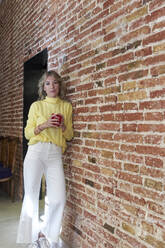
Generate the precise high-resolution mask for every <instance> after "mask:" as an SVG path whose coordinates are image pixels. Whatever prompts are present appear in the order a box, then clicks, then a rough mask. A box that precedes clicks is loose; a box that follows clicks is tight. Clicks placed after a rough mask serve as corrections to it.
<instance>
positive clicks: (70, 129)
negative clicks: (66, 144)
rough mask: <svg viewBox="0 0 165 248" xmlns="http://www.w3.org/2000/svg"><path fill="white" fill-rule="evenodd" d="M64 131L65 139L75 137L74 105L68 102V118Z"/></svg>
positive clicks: (63, 127)
mask: <svg viewBox="0 0 165 248" xmlns="http://www.w3.org/2000/svg"><path fill="white" fill-rule="evenodd" d="M62 131H63V136H64V137H65V139H67V140H71V139H72V138H73V124H72V105H71V104H70V103H67V109H66V119H65V123H64V125H63V126H62Z"/></svg>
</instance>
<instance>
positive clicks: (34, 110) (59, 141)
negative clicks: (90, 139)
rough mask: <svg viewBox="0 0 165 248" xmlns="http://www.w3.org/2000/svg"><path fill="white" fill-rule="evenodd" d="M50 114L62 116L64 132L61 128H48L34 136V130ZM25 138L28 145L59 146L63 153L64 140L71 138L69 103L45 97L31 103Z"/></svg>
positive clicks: (64, 147) (57, 98) (70, 106)
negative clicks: (40, 143) (38, 143)
mask: <svg viewBox="0 0 165 248" xmlns="http://www.w3.org/2000/svg"><path fill="white" fill-rule="evenodd" d="M52 113H56V114H57V113H61V114H62V115H63V116H64V123H65V126H66V129H65V131H64V132H62V129H61V128H52V127H50V128H46V129H44V130H43V131H42V132H40V133H39V134H38V135H35V134H34V129H35V128H36V127H37V126H38V125H39V124H42V123H43V122H45V121H47V120H48V118H49V117H50V116H51V114H52ZM25 137H26V139H28V140H29V143H28V145H32V144H35V143H37V142H52V143H54V144H56V145H58V146H61V147H62V150H63V152H64V151H65V149H66V140H71V139H72V137H73V128H72V105H71V104H70V103H69V102H66V101H63V100H61V99H60V98H59V97H56V98H51V97H46V98H45V99H44V100H40V101H36V102H34V103H32V105H31V107H30V110H29V114H28V120H27V124H26V127H25Z"/></svg>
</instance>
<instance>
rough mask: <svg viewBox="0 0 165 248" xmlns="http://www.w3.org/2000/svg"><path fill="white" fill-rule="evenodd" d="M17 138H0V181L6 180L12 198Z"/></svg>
mask: <svg viewBox="0 0 165 248" xmlns="http://www.w3.org/2000/svg"><path fill="white" fill-rule="evenodd" d="M18 141H19V139H18V138H15V137H1V138H0V183H5V182H8V189H9V190H8V191H9V193H10V195H11V197H12V201H13V200H14V176H15V163H16V152H17V147H18Z"/></svg>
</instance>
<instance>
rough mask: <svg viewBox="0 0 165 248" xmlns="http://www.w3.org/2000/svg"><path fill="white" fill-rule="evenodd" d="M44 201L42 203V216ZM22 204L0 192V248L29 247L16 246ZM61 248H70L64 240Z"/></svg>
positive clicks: (60, 245)
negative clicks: (12, 200)
mask: <svg viewBox="0 0 165 248" xmlns="http://www.w3.org/2000/svg"><path fill="white" fill-rule="evenodd" d="M43 204H44V202H43V201H40V209H41V211H40V212H41V214H42V212H43V210H42V209H43ZM21 205H22V203H21V202H14V203H12V202H11V200H10V199H9V198H8V197H7V196H6V194H4V193H2V192H1V191H0V248H24V247H27V245H17V244H16V233H17V227H18V220H19V215H20V210H21ZM59 248H69V247H68V246H67V245H66V244H65V243H64V242H62V240H60V241H59Z"/></svg>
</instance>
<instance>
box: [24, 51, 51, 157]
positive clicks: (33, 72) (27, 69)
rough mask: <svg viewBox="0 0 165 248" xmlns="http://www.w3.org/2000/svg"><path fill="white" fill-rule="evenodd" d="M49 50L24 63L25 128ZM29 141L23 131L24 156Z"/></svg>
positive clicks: (36, 96)
mask: <svg viewBox="0 0 165 248" xmlns="http://www.w3.org/2000/svg"><path fill="white" fill-rule="evenodd" d="M47 61H48V51H47V49H44V50H43V51H42V52H40V53H38V54H37V55H35V56H34V57H32V58H31V59H30V60H28V61H26V62H25V63H24V110H23V130H24V128H25V126H26V122H27V118H28V112H29V108H30V105H31V104H32V103H33V102H34V101H36V100H37V99H38V81H39V79H40V78H41V76H42V75H43V73H44V72H45V71H46V70H47ZM27 143H28V141H27V140H26V138H25V135H24V131H23V158H24V157H25V155H26V152H27V147H28V146H27Z"/></svg>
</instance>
